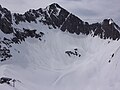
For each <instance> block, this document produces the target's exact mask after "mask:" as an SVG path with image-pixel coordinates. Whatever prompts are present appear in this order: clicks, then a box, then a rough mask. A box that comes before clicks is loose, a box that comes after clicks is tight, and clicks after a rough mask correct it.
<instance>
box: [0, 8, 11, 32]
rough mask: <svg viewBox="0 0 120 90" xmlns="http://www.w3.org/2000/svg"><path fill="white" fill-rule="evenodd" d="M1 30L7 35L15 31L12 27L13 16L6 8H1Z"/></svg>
mask: <svg viewBox="0 0 120 90" xmlns="http://www.w3.org/2000/svg"><path fill="white" fill-rule="evenodd" d="M0 12H1V13H0V29H1V30H2V31H3V32H4V33H6V34H10V33H12V31H13V28H12V27H11V24H12V16H11V12H10V11H9V10H7V9H6V8H2V7H1V6H0Z"/></svg>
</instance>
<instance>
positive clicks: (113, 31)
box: [0, 3, 120, 61]
mask: <svg viewBox="0 0 120 90" xmlns="http://www.w3.org/2000/svg"><path fill="white" fill-rule="evenodd" d="M20 22H24V23H26V22H27V23H31V22H33V23H34V24H39V23H43V24H44V25H47V26H48V27H49V28H50V29H51V28H54V29H56V28H59V29H60V30H61V31H63V32H69V33H71V34H73V33H75V34H77V35H79V34H84V35H89V34H90V35H91V36H93V37H94V36H99V37H100V38H101V39H108V38H109V39H112V40H118V39H120V27H119V26H118V25H117V24H116V23H115V22H114V21H113V20H112V19H105V20H103V22H102V23H93V24H89V23H88V22H84V21H82V20H81V19H80V18H78V17H77V16H75V15H73V14H72V13H70V12H68V11H67V10H65V9H64V8H62V7H61V6H59V5H58V4H56V3H53V4H51V5H49V6H48V7H46V8H45V9H42V8H39V9H37V10H34V9H30V10H29V11H27V12H25V13H24V14H18V13H13V14H11V12H10V11H9V10H7V9H6V8H2V7H1V6H0V30H1V31H2V32H3V33H4V34H11V35H12V37H11V38H10V39H8V38H6V37H4V38H3V39H1V38H0V58H1V61H4V60H6V59H9V58H10V57H12V55H11V53H10V48H11V47H12V44H20V43H21V42H23V41H25V40H26V38H27V37H31V38H37V39H39V40H40V41H41V40H42V39H41V37H42V36H43V35H44V33H43V32H39V33H37V32H36V31H37V30H35V29H32V30H30V29H28V28H23V29H19V28H16V27H14V24H15V26H17V25H19V24H20ZM2 44H3V45H5V46H4V47H2ZM65 53H67V54H68V55H78V53H76V51H74V52H71V51H66V52H65Z"/></svg>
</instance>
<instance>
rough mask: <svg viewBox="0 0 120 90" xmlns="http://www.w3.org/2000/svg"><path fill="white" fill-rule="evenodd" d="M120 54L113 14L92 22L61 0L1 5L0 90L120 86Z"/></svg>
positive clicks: (114, 88)
mask: <svg viewBox="0 0 120 90" xmlns="http://www.w3.org/2000/svg"><path fill="white" fill-rule="evenodd" d="M119 55H120V27H119V26H118V25H117V24H116V23H115V22H114V21H113V20H112V19H104V20H103V21H102V22H97V23H93V24H89V23H88V22H85V21H83V20H81V19H80V18H79V17H77V16H75V15H74V14H72V13H70V12H69V11H67V10H66V9H64V8H63V7H61V6H60V5H58V4H57V3H53V4H51V5H49V6H47V7H46V8H44V9H43V8H39V9H37V10H34V9H30V10H29V11H27V12H25V13H24V14H19V13H11V12H10V11H9V10H8V9H6V8H3V7H2V6H0V90H13V89H14V90H120V73H119V70H120V63H119V60H120V57H119ZM71 81H72V82H71Z"/></svg>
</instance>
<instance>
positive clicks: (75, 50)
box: [65, 48, 81, 57]
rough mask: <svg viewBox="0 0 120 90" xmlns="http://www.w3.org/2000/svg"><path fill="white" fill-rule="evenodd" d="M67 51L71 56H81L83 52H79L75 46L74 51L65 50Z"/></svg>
mask: <svg viewBox="0 0 120 90" xmlns="http://www.w3.org/2000/svg"><path fill="white" fill-rule="evenodd" d="M65 53H66V54H67V55H68V56H69V57H71V56H77V57H81V54H79V52H78V49H77V48H75V49H74V50H73V51H65Z"/></svg>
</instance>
